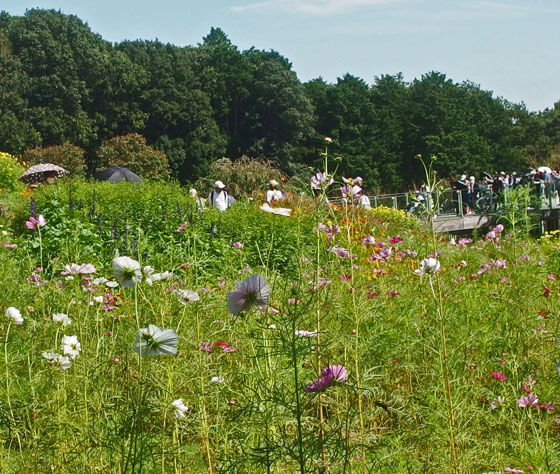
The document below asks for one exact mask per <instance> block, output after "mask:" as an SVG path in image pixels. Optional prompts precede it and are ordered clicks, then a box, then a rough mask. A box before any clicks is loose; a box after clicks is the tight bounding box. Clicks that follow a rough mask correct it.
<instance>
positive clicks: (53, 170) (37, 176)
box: [19, 163, 68, 184]
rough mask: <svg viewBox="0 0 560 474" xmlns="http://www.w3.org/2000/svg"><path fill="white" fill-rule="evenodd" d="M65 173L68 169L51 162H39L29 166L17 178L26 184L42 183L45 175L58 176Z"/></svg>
mask: <svg viewBox="0 0 560 474" xmlns="http://www.w3.org/2000/svg"><path fill="white" fill-rule="evenodd" d="M67 173H68V171H67V170H65V169H64V168H61V167H60V166H57V165H53V164H52V163H41V164H39V165H35V166H32V167H31V168H29V169H28V170H27V171H26V172H25V173H23V174H22V175H21V176H20V177H19V180H20V181H23V182H24V183H27V184H34V183H42V182H44V181H45V178H46V177H51V176H52V177H56V178H58V177H60V176H62V175H64V174H67Z"/></svg>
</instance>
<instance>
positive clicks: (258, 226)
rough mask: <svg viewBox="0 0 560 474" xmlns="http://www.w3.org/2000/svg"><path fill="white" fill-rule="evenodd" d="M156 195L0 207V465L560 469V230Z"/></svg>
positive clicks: (71, 192) (62, 193) (112, 194)
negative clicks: (454, 229)
mask: <svg viewBox="0 0 560 474" xmlns="http://www.w3.org/2000/svg"><path fill="white" fill-rule="evenodd" d="M286 207H289V208H291V209H293V211H292V213H291V215H290V216H286V215H277V214H274V213H272V212H264V211H263V210H260V209H259V207H258V205H256V204H255V203H253V202H251V201H246V202H242V201H240V202H238V203H236V204H235V206H233V207H232V208H231V209H228V210H227V211H226V212H224V213H220V212H218V211H217V210H216V209H206V210H204V211H199V210H197V207H196V203H195V202H194V201H191V200H190V198H189V197H188V193H187V192H186V191H185V190H184V189H183V188H180V187H179V186H177V185H174V184H162V183H142V184H140V185H137V184H132V183H123V184H119V185H111V184H108V183H96V184H93V183H88V182H85V181H79V180H74V181H69V180H68V181H65V180H59V182H58V184H56V185H52V186H46V187H41V188H40V189H38V190H37V191H36V192H35V194H33V195H32V196H23V195H21V194H18V193H12V194H5V195H3V196H2V217H1V220H0V224H1V225H2V227H1V229H0V231H1V232H2V235H1V236H0V272H1V278H0V295H1V297H0V304H1V306H0V310H1V313H0V314H1V315H2V318H1V320H0V321H1V325H0V331H1V336H0V338H1V339H2V342H3V357H2V366H3V367H1V368H0V374H2V378H1V380H2V382H1V383H0V418H1V420H2V423H1V424H0V436H1V445H0V471H1V472H6V473H20V472H29V473H43V472H54V473H74V472H88V473H89V472H91V473H94V472H104V473H105V472H114V473H131V472H134V473H140V472H145V473H225V472H232V473H261V472H262V473H295V472H301V473H304V472H305V473H308V472H309V473H312V472H317V473H351V472H354V473H420V472H422V473H447V472H450V473H452V472H461V473H490V472H492V473H497V472H500V473H503V472H542V473H555V472H560V455H559V439H560V411H559V409H558V408H557V406H556V405H557V404H558V403H559V402H560V391H559V390H558V386H559V375H558V372H557V368H556V365H557V362H558V359H560V354H559V349H558V344H557V339H558V335H559V328H558V322H559V320H560V319H559V316H560V313H559V301H560V292H559V291H560V281H559V278H560V259H559V250H560V239H558V238H556V235H549V236H546V237H545V238H541V239H538V240H537V239H535V238H531V237H528V236H522V235H514V233H513V232H512V231H511V230H510V229H508V228H507V227H506V228H504V226H503V225H501V224H498V225H495V226H493V227H492V228H490V229H488V230H487V231H485V232H481V233H480V235H475V236H473V237H472V238H466V237H455V238H453V239H451V238H450V237H449V236H447V235H433V234H432V233H430V232H429V231H428V229H427V228H425V227H424V226H423V224H421V223H420V222H419V221H417V220H416V219H415V218H413V217H411V216H409V215H407V214H405V213H402V212H400V211H394V210H392V209H388V208H378V209H371V210H364V209H358V208H354V207H352V206H347V207H342V208H337V207H335V206H327V205H319V204H318V203H317V200H313V199H311V198H304V197H293V198H291V202H289V203H288V204H287V205H286Z"/></svg>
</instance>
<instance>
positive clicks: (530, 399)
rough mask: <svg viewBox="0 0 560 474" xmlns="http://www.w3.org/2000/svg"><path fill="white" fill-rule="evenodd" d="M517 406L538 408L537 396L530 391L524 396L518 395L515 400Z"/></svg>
mask: <svg viewBox="0 0 560 474" xmlns="http://www.w3.org/2000/svg"><path fill="white" fill-rule="evenodd" d="M517 406H518V407H519V408H527V407H537V408H539V397H537V396H536V395H534V394H532V393H530V394H529V395H527V396H525V397H520V398H519V399H518V400H517Z"/></svg>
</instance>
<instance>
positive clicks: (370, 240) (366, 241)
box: [362, 235, 375, 246]
mask: <svg viewBox="0 0 560 474" xmlns="http://www.w3.org/2000/svg"><path fill="white" fill-rule="evenodd" d="M374 244H375V237H374V236H373V235H365V236H363V237H362V245H366V246H367V245H374Z"/></svg>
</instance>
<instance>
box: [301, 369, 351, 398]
mask: <svg viewBox="0 0 560 474" xmlns="http://www.w3.org/2000/svg"><path fill="white" fill-rule="evenodd" d="M347 378H348V373H347V371H346V368H345V367H344V366H343V365H329V366H328V367H325V368H324V369H323V372H322V373H321V377H319V378H318V379H317V380H315V381H314V382H312V383H311V384H309V385H308V386H307V387H305V391H306V392H321V391H323V390H325V389H326V388H328V387H330V386H331V385H332V384H334V383H344V382H345V381H346V379H347Z"/></svg>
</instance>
